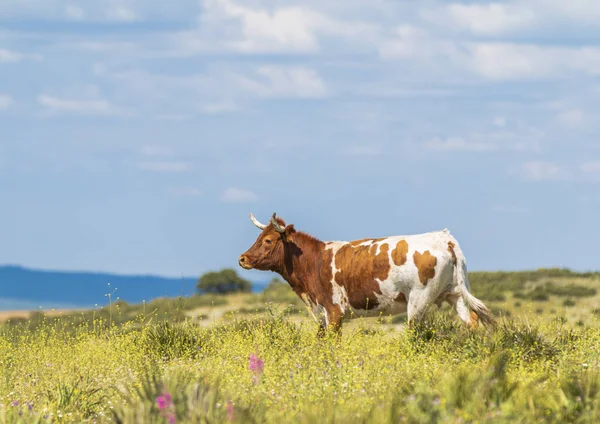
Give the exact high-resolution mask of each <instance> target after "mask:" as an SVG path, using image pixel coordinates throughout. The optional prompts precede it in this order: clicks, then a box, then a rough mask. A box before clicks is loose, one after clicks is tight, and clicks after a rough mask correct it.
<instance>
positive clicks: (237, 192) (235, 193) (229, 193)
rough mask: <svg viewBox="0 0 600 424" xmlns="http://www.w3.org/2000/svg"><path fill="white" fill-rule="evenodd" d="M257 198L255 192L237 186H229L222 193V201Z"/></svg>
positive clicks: (241, 201)
mask: <svg viewBox="0 0 600 424" xmlns="http://www.w3.org/2000/svg"><path fill="white" fill-rule="evenodd" d="M257 199H258V196H257V195H256V194H255V193H254V192H252V191H250V190H245V189H242V188H237V187H229V188H228V189H227V190H225V191H224V192H223V194H222V195H221V200H222V201H224V202H231V203H247V202H254V201H256V200H257Z"/></svg>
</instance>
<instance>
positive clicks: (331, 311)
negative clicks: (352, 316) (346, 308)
mask: <svg viewBox="0 0 600 424" xmlns="http://www.w3.org/2000/svg"><path fill="white" fill-rule="evenodd" d="M325 310H326V312H327V327H328V329H329V330H330V331H333V332H335V333H339V332H340V330H341V328H342V310H341V308H340V307H339V305H328V306H327V308H325Z"/></svg>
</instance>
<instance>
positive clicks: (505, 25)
mask: <svg viewBox="0 0 600 424" xmlns="http://www.w3.org/2000/svg"><path fill="white" fill-rule="evenodd" d="M442 4H443V6H442V5H440V6H439V7H427V8H424V9H422V11H421V16H422V17H423V18H424V19H426V20H428V21H429V22H432V23H435V24H437V25H440V26H444V27H446V28H450V29H459V30H465V31H468V32H470V33H471V34H474V35H481V36H491V35H496V36H497V35H507V36H510V35H513V36H514V35H519V34H522V33H535V32H541V31H545V30H555V29H556V28H560V27H566V28H574V27H582V26H584V25H587V24H589V25H591V26H592V27H593V26H594V25H596V24H597V22H598V20H599V19H600V6H599V4H598V2H597V1H596V0H578V1H576V2H565V1H562V0H509V1H502V2H500V1H495V2H489V3H483V4H481V3H469V4H465V3H452V4H449V5H447V4H444V3H442Z"/></svg>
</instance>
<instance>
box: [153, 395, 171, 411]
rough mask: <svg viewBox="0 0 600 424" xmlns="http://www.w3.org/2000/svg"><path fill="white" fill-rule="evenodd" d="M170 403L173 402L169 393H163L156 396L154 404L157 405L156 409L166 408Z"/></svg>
mask: <svg viewBox="0 0 600 424" xmlns="http://www.w3.org/2000/svg"><path fill="white" fill-rule="evenodd" d="M171 405H173V402H172V400H171V395H170V394H169V393H163V394H162V395H160V396H159V397H157V398H156V406H158V409H167V408H169V407H170V406H171Z"/></svg>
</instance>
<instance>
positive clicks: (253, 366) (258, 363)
mask: <svg viewBox="0 0 600 424" xmlns="http://www.w3.org/2000/svg"><path fill="white" fill-rule="evenodd" d="M264 365H265V363H264V362H263V360H262V359H260V358H258V357H257V356H256V355H254V354H252V355H250V360H249V363H248V368H250V370H251V371H253V372H255V373H257V374H258V373H261V372H262V370H263V368H264Z"/></svg>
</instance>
